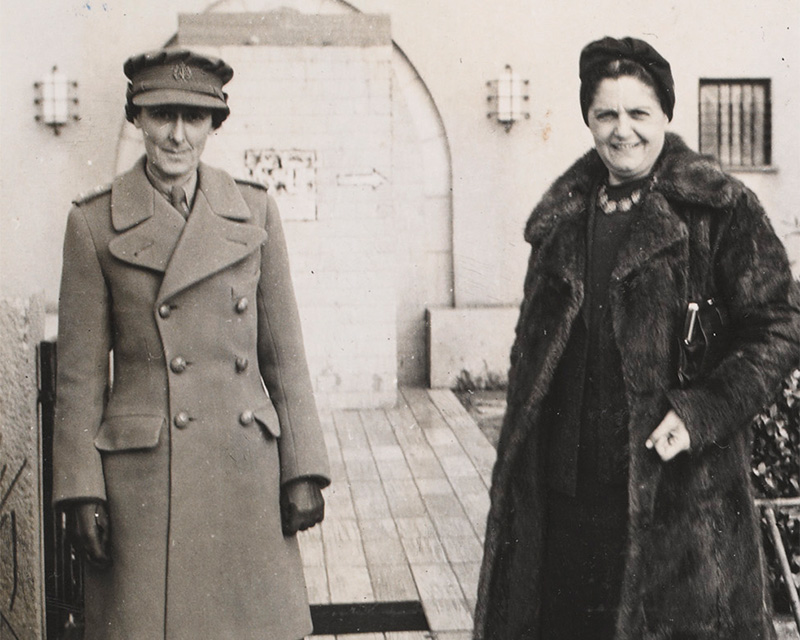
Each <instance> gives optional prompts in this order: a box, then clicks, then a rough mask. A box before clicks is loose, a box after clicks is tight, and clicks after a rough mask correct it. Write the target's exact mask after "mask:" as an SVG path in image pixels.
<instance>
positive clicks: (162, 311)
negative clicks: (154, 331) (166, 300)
mask: <svg viewBox="0 0 800 640" xmlns="http://www.w3.org/2000/svg"><path fill="white" fill-rule="evenodd" d="M171 313H172V309H170V308H169V305H168V304H162V305H161V306H160V307H159V308H158V315H160V316H161V317H162V318H164V319H165V320H166V319H167V318H169V315H170V314H171Z"/></svg>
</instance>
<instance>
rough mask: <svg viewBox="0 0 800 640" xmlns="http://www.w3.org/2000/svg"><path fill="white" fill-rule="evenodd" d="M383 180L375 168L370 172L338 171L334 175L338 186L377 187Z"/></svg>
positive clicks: (384, 179) (384, 180)
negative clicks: (337, 173)
mask: <svg viewBox="0 0 800 640" xmlns="http://www.w3.org/2000/svg"><path fill="white" fill-rule="evenodd" d="M384 182H386V178H385V177H384V176H382V175H381V174H380V173H378V171H377V170H376V169H373V170H372V173H344V174H342V173H340V174H339V175H337V176H336V184H338V185H339V186H340V187H372V188H373V189H377V188H378V187H380V186H381V185H382V184H383V183H384Z"/></svg>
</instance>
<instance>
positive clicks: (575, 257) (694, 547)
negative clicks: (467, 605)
mask: <svg viewBox="0 0 800 640" xmlns="http://www.w3.org/2000/svg"><path fill="white" fill-rule="evenodd" d="M605 175H606V169H605V167H604V165H603V164H602V161H601V159H600V157H599V156H598V155H597V153H596V152H595V151H594V150H592V151H590V152H589V153H587V154H586V155H585V156H584V157H582V158H581V159H579V160H578V161H577V162H576V163H575V164H574V165H573V166H572V167H571V168H570V169H569V170H568V171H567V172H566V173H565V174H564V175H563V176H561V177H560V178H559V179H558V180H556V182H555V183H554V184H553V185H552V186H551V188H550V189H549V190H548V192H547V193H546V194H545V196H544V197H543V199H542V201H541V203H540V204H539V205H538V206H537V207H536V209H535V210H534V212H533V214H532V215H531V217H530V219H529V220H528V223H527V226H526V229H525V238H526V240H527V241H528V242H529V243H530V245H531V257H530V262H529V265H528V272H527V275H526V279H525V286H524V297H523V302H522V305H521V309H520V316H519V322H518V324H517V328H516V340H515V343H514V346H513V348H512V352H511V369H510V372H509V389H508V409H507V412H506V415H505V419H504V423H503V427H502V431H501V435H500V442H499V444H498V450H497V462H496V464H495V468H494V471H493V480H492V488H491V494H490V495H491V507H490V511H489V516H488V521H487V529H486V541H485V549H484V558H483V565H482V568H481V575H480V582H479V588H478V601H477V607H476V616H475V638H476V639H477V640H516V639H521V638H525V639H531V640H533V639H536V638H538V637H539V629H538V624H539V609H540V604H539V603H540V598H541V594H542V592H543V591H544V590H545V589H547V585H546V584H542V581H541V579H540V568H541V565H542V548H543V536H544V525H545V523H543V521H542V514H543V513H544V500H545V499H546V495H545V491H546V489H545V487H546V482H547V479H546V477H545V470H544V447H545V444H546V443H545V441H544V438H543V434H544V432H545V429H544V426H543V425H542V421H541V419H540V416H541V408H542V404H543V399H544V398H545V397H546V394H547V392H548V388H549V385H550V384H551V381H552V377H553V373H554V371H555V369H556V366H557V364H558V362H559V359H560V357H561V355H562V353H563V350H564V347H565V345H566V343H567V339H568V337H569V334H570V328H571V326H572V323H573V321H574V320H575V318H576V316H577V315H578V312H579V310H580V308H581V306H582V304H583V301H584V272H585V261H586V249H585V247H586V230H587V218H588V212H587V209H588V204H587V203H589V202H590V198H591V194H593V193H594V192H595V190H596V186H597V184H598V182H599V181H600V180H602V179H603V178H604V176H605ZM701 218H702V219H705V220H706V221H707V224H704V225H698V224H696V223H697V222H698V221H699V220H700V219H701ZM695 228H701V229H705V230H706V231H705V232H703V233H701V232H694V231H693V232H692V233H690V229H695ZM690 256H691V263H692V269H695V268H697V269H703V270H705V271H706V273H708V274H709V278H708V282H709V284H708V291H706V292H703V294H704V295H708V296H715V297H717V298H718V299H720V300H722V301H723V302H724V304H725V305H726V306H727V308H728V313H729V316H730V329H731V335H732V338H731V343H730V346H729V349H728V350H727V352H726V354H725V355H724V356H723V358H722V360H721V361H720V362H719V364H718V365H717V366H716V367H715V368H714V369H713V370H712V371H711V372H710V373H708V375H706V376H705V377H704V378H703V379H702V381H700V382H697V383H695V384H694V385H693V386H691V387H690V388H686V389H680V388H679V387H678V381H677V357H678V339H679V336H680V333H681V330H682V327H683V320H684V317H685V308H686V303H687V298H688V295H689V294H688V291H687V287H688V285H687V281H688V279H689V272H688V267H689V263H690ZM791 289H792V277H791V273H790V270H789V264H788V260H787V256H786V252H785V250H784V248H783V246H782V244H781V242H780V241H779V240H778V238H777V237H776V236H775V234H774V232H773V230H772V228H771V226H770V223H769V221H768V219H767V216H766V214H765V213H764V211H763V209H762V207H761V205H760V204H759V202H758V200H757V198H756V197H755V195H754V194H753V193H752V192H751V191H749V190H748V189H747V188H746V187H744V186H743V185H742V184H741V183H740V182H738V181H737V180H735V179H734V178H732V177H730V176H728V175H726V174H725V173H723V172H722V171H721V170H720V168H719V166H718V165H717V164H716V163H715V162H714V161H713V160H711V159H709V158H706V157H702V156H700V155H698V154H696V153H694V152H693V151H691V150H690V149H689V148H688V147H686V145H685V144H684V143H683V141H682V140H681V139H680V138H678V137H677V136H675V135H673V134H667V138H666V142H665V146H664V150H663V152H662V154H661V156H660V158H659V161H658V162H657V164H656V167H655V169H654V178H653V182H652V188H651V190H650V191H649V192H648V193H647V195H646V196H645V198H644V199H643V202H642V206H641V210H640V212H639V214H638V215H637V218H636V219H635V220H634V222H633V224H632V226H631V230H630V236H629V238H628V240H627V243H625V244H624V245H623V247H622V248H621V250H620V253H619V256H618V259H617V265H616V267H615V269H614V271H613V273H612V277H611V282H610V284H609V304H610V305H611V317H612V322H613V330H614V339H615V341H616V344H617V347H618V349H619V352H620V356H621V359H622V375H623V379H624V384H625V397H626V401H627V404H628V409H629V416H630V419H629V423H628V431H629V449H630V463H629V464H630V466H629V478H628V496H629V500H628V502H629V507H628V508H629V514H628V544H627V548H626V558H625V573H624V578H623V584H622V591H621V600H620V607H619V611H618V617H617V631H616V640H667V639H672V640H677V639H678V638H681V639H683V640H688V639H693V640H701V639H702V640H721V639H725V640H757V639H766V638H771V637H773V633H774V631H773V629H772V624H771V621H770V610H769V609H770V607H769V603H768V601H767V596H766V593H767V592H766V589H765V582H764V577H763V562H762V557H761V546H760V544H759V540H760V538H759V535H760V534H759V526H758V517H757V513H756V509H755V507H754V504H753V500H752V495H751V489H750V480H749V463H750V448H751V432H750V429H749V424H750V420H751V418H752V416H753V415H754V414H755V413H756V412H757V411H758V409H759V408H760V407H761V406H762V405H763V403H764V402H765V401H766V400H767V399H768V398H769V397H770V396H771V394H772V393H773V392H774V391H775V390H776V389H777V387H778V385H779V383H780V380H781V379H782V377H783V376H784V375H785V374H786V373H787V372H788V371H789V369H790V368H791V367H792V366H793V365H794V364H796V362H797V359H798V352H799V350H798V338H799V335H798V308H797V306H796V305H795V304H793V303H792V302H790V292H791ZM670 408H672V409H674V410H675V411H676V412H677V413H678V415H679V416H680V417H681V418H682V419H683V421H684V422H685V424H686V426H687V429H688V430H689V433H690V435H691V451H690V452H688V453H683V454H681V455H679V456H678V457H677V458H675V459H674V460H673V461H671V462H668V463H663V462H661V460H660V458H658V456H657V454H655V453H654V452H653V451H650V450H648V449H646V448H645V440H646V439H647V436H648V435H649V434H650V433H651V432H652V431H653V429H655V427H656V426H657V425H658V424H659V422H660V421H661V419H662V418H663V417H664V415H665V414H666V413H667V411H669V409H670Z"/></svg>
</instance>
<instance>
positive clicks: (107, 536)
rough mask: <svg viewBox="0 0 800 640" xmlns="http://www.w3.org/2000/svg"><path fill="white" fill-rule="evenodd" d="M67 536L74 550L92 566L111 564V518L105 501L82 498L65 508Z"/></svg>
mask: <svg viewBox="0 0 800 640" xmlns="http://www.w3.org/2000/svg"><path fill="white" fill-rule="evenodd" d="M65 511H66V515H67V537H68V539H69V541H70V542H71V543H72V546H73V547H75V550H76V551H77V552H78V553H79V554H80V555H81V556H82V557H83V558H84V559H85V560H86V561H87V562H88V563H89V564H90V565H92V566H94V567H97V568H100V569H105V568H107V567H110V566H111V554H110V548H111V520H110V518H109V517H108V509H107V508H106V503H105V502H103V501H100V500H82V501H80V502H75V503H73V504H70V505H68V506H67V507H66V508H65Z"/></svg>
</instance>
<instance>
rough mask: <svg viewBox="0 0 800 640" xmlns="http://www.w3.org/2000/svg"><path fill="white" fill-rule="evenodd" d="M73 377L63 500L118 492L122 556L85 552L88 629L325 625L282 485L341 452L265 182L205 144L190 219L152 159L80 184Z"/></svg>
mask: <svg viewBox="0 0 800 640" xmlns="http://www.w3.org/2000/svg"><path fill="white" fill-rule="evenodd" d="M110 354H113V355H111V357H110ZM109 361H111V362H112V366H111V371H112V375H111V378H112V382H111V385H110V386H109ZM57 393H58V395H57V417H56V432H55V443H54V457H55V474H54V495H55V500H56V502H57V503H64V502H67V501H70V500H78V499H86V498H95V499H101V500H106V501H107V504H108V509H109V512H110V519H111V527H112V531H111V540H112V547H111V555H112V558H113V565H112V567H111V568H110V569H107V570H97V569H94V568H92V567H86V578H85V591H86V603H85V605H86V619H87V640H89V639H102V640H117V639H118V640H131V639H132V638H136V639H137V640H149V639H156V638H165V639H169V640H178V639H185V640H197V638H208V639H209V640H212V639H218V640H222V639H228V638H236V639H237V640H247V639H253V640H255V639H259V640H267V639H276V640H278V639H279V640H288V639H294V638H300V637H302V636H304V635H306V634H308V633H309V632H310V631H311V623H310V616H309V610H308V603H307V597H306V590H305V583H304V580H303V569H302V564H301V560H300V557H299V552H298V546H297V542H296V539H295V538H294V537H284V535H283V534H282V532H281V520H280V510H279V494H280V486H281V485H283V484H285V483H287V482H290V481H291V480H293V479H296V478H301V477H312V478H316V479H317V481H319V482H320V483H321V484H322V485H324V484H327V483H328V482H329V480H328V475H329V472H328V461H327V457H326V452H325V446H324V442H323V437H322V434H321V430H320V426H319V421H318V416H317V413H316V407H315V403H314V398H313V393H312V389H311V383H310V379H309V374H308V370H307V366H306V361H305V354H304V349H303V342H302V336H301V330H300V321H299V317H298V313H297V308H296V303H295V298H294V293H293V289H292V284H291V279H290V274H289V267H288V261H287V255H286V247H285V243H284V237H283V234H282V230H281V223H280V218H279V214H278V211H277V208H276V206H275V204H274V201H273V200H272V198H271V197H269V196H268V194H267V192H266V190H265V189H263V188H261V187H259V186H257V185H251V184H249V183H238V182H235V181H234V180H233V179H232V178H231V177H230V176H229V175H228V174H226V173H224V172H223V171H220V170H217V169H214V168H211V167H209V166H207V165H203V164H201V165H200V167H199V170H198V184H197V192H196V196H195V202H194V206H193V209H192V212H191V215H190V216H189V218H188V220H185V219H184V218H183V216H182V215H181V214H180V213H179V212H178V211H177V210H175V209H174V208H173V207H172V206H171V205H170V204H169V203H168V202H167V200H166V199H165V198H164V197H163V196H161V195H160V194H159V192H157V191H156V190H155V189H154V188H153V186H152V185H151V184H150V182H149V181H148V179H147V177H146V174H145V171H144V159H142V161H140V162H139V163H138V164H137V165H135V166H134V168H133V169H131V170H130V171H129V172H127V173H125V174H122V175H120V176H118V177H117V178H116V179H115V180H114V181H113V183H112V185H111V186H110V188H107V189H104V190H102V191H101V192H99V193H97V194H95V195H94V196H93V197H90V198H86V199H84V200H82V201H79V202H78V203H76V205H75V207H74V208H73V210H72V211H71V212H70V215H69V219H68V224H67V231H66V236H65V244H64V266H63V274H62V284H61V295H60V308H59V336H58V387H57Z"/></svg>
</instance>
